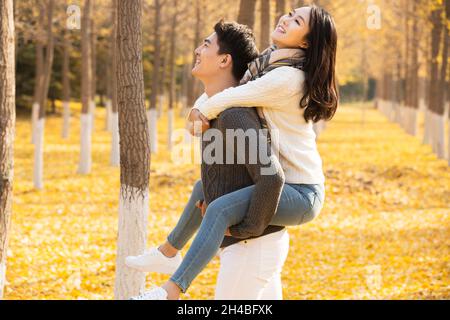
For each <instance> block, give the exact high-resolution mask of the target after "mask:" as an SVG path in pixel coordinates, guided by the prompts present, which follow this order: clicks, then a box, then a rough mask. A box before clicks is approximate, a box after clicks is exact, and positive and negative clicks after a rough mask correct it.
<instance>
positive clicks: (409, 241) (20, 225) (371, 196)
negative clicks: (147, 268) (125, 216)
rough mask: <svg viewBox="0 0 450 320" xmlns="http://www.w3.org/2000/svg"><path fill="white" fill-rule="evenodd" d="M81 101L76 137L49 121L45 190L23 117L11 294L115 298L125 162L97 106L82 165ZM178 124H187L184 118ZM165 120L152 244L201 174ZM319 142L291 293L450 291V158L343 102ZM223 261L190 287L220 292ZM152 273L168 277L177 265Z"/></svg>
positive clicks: (287, 282) (441, 294)
mask: <svg viewBox="0 0 450 320" xmlns="http://www.w3.org/2000/svg"><path fill="white" fill-rule="evenodd" d="M72 107H73V109H74V118H73V120H72V127H71V135H70V139H68V140H63V139H62V138H61V137H60V132H61V126H62V119H61V117H60V116H58V117H49V118H48V119H47V121H46V125H45V154H44V161H45V167H44V168H45V169H44V179H45V188H44V189H43V190H42V191H36V190H34V189H33V184H32V173H33V167H32V165H33V145H32V144H31V143H30V135H31V133H30V130H31V126H30V121H29V119H28V118H25V117H23V118H22V117H19V118H18V120H17V132H16V145H15V183H14V206H13V210H14V211H13V219H12V229H11V238H10V245H9V250H8V267H7V287H6V294H5V295H6V296H5V298H6V299H112V298H113V286H114V266H115V252H116V232H117V223H118V222H117V212H118V195H119V169H118V168H113V167H110V166H109V151H110V141H111V138H110V134H109V133H108V132H106V131H104V109H97V111H96V122H95V134H94V137H93V146H92V150H93V170H92V174H90V175H86V176H83V175H78V174H76V170H77V163H78V154H79V138H78V136H79V105H78V104H72ZM366 107H368V106H366ZM58 108H59V105H58ZM58 110H60V109H58ZM363 110H364V111H363ZM363 119H364V121H362V120H363ZM176 124H177V127H180V128H181V127H183V119H182V118H181V117H179V118H178V119H177V123H176ZM166 128H167V118H166V117H165V116H164V115H163V116H162V117H161V118H160V121H159V124H158V132H159V143H160V145H159V153H158V154H157V155H153V156H152V163H151V168H152V170H151V177H150V191H151V194H150V202H151V203H150V218H149V226H148V234H149V236H148V245H155V244H158V243H161V242H162V241H163V240H164V239H165V237H166V235H167V234H168V232H169V231H170V230H171V228H172V227H173V226H174V225H175V223H176V221H177V218H178V216H179V215H180V213H181V211H182V208H183V206H184V204H185V202H186V201H187V199H188V196H189V194H190V191H191V190H192V185H193V183H194V181H195V180H196V179H197V178H198V177H199V168H198V166H196V165H193V164H186V165H179V164H173V163H171V161H170V158H171V157H170V153H169V152H168V151H167V150H166V147H165V146H166V140H167V129H166ZM318 144H319V149H320V153H321V155H322V158H323V162H324V170H325V172H326V178H327V180H326V203H325V206H324V209H323V211H322V213H321V214H320V216H319V217H318V218H317V219H316V220H314V221H312V222H310V223H308V224H306V225H302V226H298V227H294V228H289V233H290V239H291V241H290V254H289V257H288V260H287V262H286V264H285V267H284V270H283V286H284V297H285V299H448V298H450V280H449V270H450V262H449V248H450V218H449V214H450V170H449V167H448V165H447V162H446V161H445V160H438V159H437V158H436V157H435V155H433V154H432V152H431V148H430V147H429V146H424V145H422V144H421V139H420V138H414V137H411V136H408V135H407V134H405V133H404V132H403V130H402V129H400V128H399V127H398V126H397V125H396V124H393V123H389V122H388V121H387V120H386V119H385V118H384V117H383V116H382V115H381V114H380V113H379V112H378V111H376V110H373V109H362V108H361V106H358V105H346V106H343V107H341V108H340V110H338V113H337V115H336V117H335V118H334V119H333V120H332V121H331V122H330V123H328V124H327V128H326V130H325V131H324V132H323V134H322V135H321V136H320V138H319V142H318ZM218 267H219V260H218V258H215V259H214V260H213V261H212V262H211V263H210V264H209V266H208V267H207V269H205V270H204V271H203V272H202V274H201V275H200V276H199V277H198V278H197V279H196V281H194V283H193V285H192V286H191V288H190V290H189V291H188V296H185V297H184V298H186V299H212V298H213V297H214V286H215V280H216V275H217V271H218ZM147 279H148V283H149V285H150V284H160V283H161V282H162V281H163V280H165V279H167V276H160V275H156V274H149V276H148V278H147Z"/></svg>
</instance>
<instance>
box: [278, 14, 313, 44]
mask: <svg viewBox="0 0 450 320" xmlns="http://www.w3.org/2000/svg"><path fill="white" fill-rule="evenodd" d="M310 16H311V8H310V7H301V8H298V9H295V10H292V11H291V12H289V13H288V14H285V15H284V16H282V17H281V18H280V21H279V22H278V25H277V26H276V27H275V30H274V31H273V32H272V41H273V43H274V44H275V45H276V46H277V47H278V48H299V47H300V48H307V47H308V43H307V42H306V36H307V35H308V33H309V19H310Z"/></svg>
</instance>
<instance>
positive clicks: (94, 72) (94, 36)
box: [89, 0, 97, 133]
mask: <svg viewBox="0 0 450 320" xmlns="http://www.w3.org/2000/svg"><path fill="white" fill-rule="evenodd" d="M92 1H94V0H92ZM92 5H93V6H92V10H94V2H93V4H92ZM92 12H93V11H92ZM90 40H91V55H92V57H91V65H92V81H91V84H92V89H91V104H90V111H89V112H90V113H91V116H92V119H91V123H92V129H91V133H94V131H95V107H96V105H95V95H96V93H97V76H96V75H97V50H96V45H97V34H96V29H95V22H94V19H91V39H90Z"/></svg>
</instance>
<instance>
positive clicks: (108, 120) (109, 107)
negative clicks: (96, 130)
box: [105, 99, 112, 132]
mask: <svg viewBox="0 0 450 320" xmlns="http://www.w3.org/2000/svg"><path fill="white" fill-rule="evenodd" d="M105 105H106V122H105V130H106V131H108V132H112V129H111V128H112V126H111V113H112V101H111V100H109V99H108V100H106V103H105Z"/></svg>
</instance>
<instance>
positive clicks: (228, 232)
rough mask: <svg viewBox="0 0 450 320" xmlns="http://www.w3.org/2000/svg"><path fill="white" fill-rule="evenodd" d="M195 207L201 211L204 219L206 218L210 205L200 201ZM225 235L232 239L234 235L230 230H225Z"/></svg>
mask: <svg viewBox="0 0 450 320" xmlns="http://www.w3.org/2000/svg"><path fill="white" fill-rule="evenodd" d="M195 206H196V207H197V208H199V209H200V210H201V213H202V217H205V213H206V209H207V208H208V205H207V204H206V202H205V201H204V200H198V201H197V202H196V203H195ZM225 235H226V236H229V237H232V235H231V233H230V228H227V230H225Z"/></svg>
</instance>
